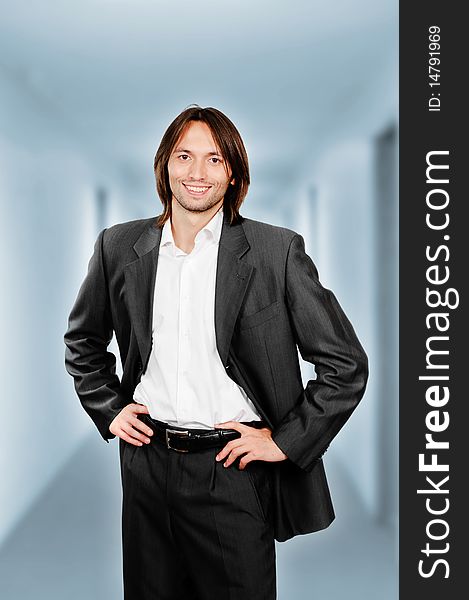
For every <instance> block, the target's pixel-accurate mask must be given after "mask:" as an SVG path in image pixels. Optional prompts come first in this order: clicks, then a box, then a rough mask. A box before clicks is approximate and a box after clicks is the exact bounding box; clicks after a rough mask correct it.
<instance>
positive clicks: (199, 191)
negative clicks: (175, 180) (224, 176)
mask: <svg viewBox="0 0 469 600" xmlns="http://www.w3.org/2000/svg"><path fill="white" fill-rule="evenodd" d="M183 186H184V187H185V188H186V190H187V191H188V192H189V193H190V194H191V195H192V196H203V195H204V194H205V193H206V192H207V190H209V189H210V188H211V187H212V186H211V185H187V184H186V183H183Z"/></svg>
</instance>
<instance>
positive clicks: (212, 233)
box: [160, 206, 223, 253]
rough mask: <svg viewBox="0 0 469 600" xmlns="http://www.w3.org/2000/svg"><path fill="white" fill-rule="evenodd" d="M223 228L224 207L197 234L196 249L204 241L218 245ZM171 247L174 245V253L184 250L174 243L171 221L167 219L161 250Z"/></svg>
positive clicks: (162, 233)
mask: <svg viewBox="0 0 469 600" xmlns="http://www.w3.org/2000/svg"><path fill="white" fill-rule="evenodd" d="M222 226H223V206H221V207H220V209H219V210H218V211H217V212H216V213H215V214H214V215H213V217H212V218H211V219H210V221H209V222H208V223H207V224H206V225H205V226H204V227H202V229H201V230H200V231H199V232H197V235H196V236H195V240H194V242H195V247H197V246H199V245H200V243H201V242H202V241H203V240H204V239H205V240H206V241H208V239H211V240H212V243H215V244H218V242H219V241H220V236H221V230H222ZM170 245H172V247H173V250H174V251H175V250H176V249H177V250H178V253H179V252H182V250H180V249H178V248H177V246H176V244H175V243H174V238H173V232H172V229H171V220H170V219H167V220H166V221H165V223H164V225H163V230H162V232H161V242H160V248H161V247H162V246H170ZM195 247H194V249H195Z"/></svg>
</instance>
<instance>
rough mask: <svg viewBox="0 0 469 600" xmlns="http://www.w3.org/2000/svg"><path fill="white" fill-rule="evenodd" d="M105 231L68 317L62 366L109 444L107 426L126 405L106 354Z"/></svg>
mask: <svg viewBox="0 0 469 600" xmlns="http://www.w3.org/2000/svg"><path fill="white" fill-rule="evenodd" d="M105 231H106V229H103V231H101V233H100V234H99V236H98V238H97V240H96V243H95V246H94V253H93V256H92V257H91V259H90V261H89V264H88V272H87V275H86V277H85V279H84V281H83V283H82V285H81V287H80V290H79V292H78V296H77V298H76V301H75V304H74V305H73V308H72V311H71V313H70V316H69V318H68V329H67V332H66V333H65V336H64V341H65V345H66V349H65V367H66V369H67V371H68V373H69V374H70V375H71V376H72V377H73V379H74V385H75V390H76V393H77V395H78V397H79V399H80V402H81V404H82V405H83V408H84V409H85V410H86V412H87V413H88V414H89V416H90V417H91V418H92V420H93V421H94V423H95V425H96V427H97V428H98V430H99V432H100V434H101V436H102V437H103V438H104V440H105V441H106V442H109V440H110V439H112V438H114V437H116V436H115V435H113V434H112V433H111V432H110V431H109V425H110V424H111V421H112V420H113V419H114V417H115V416H116V415H117V414H118V413H119V412H120V410H121V409H122V408H123V407H124V406H125V404H126V403H125V402H124V401H123V399H122V398H121V397H120V395H119V392H120V381H119V378H118V377H117V375H116V357H115V356H114V354H112V353H111V352H108V351H107V347H108V345H109V343H110V341H111V339H112V336H113V324H112V316H111V309H110V303H109V291H108V286H107V280H106V271H105V265H104V256H103V237H104V232H105Z"/></svg>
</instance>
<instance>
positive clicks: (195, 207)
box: [173, 190, 224, 213]
mask: <svg viewBox="0 0 469 600" xmlns="http://www.w3.org/2000/svg"><path fill="white" fill-rule="evenodd" d="M223 197H224V196H218V195H216V194H213V195H210V196H209V197H208V198H206V199H205V201H204V203H203V204H202V203H200V202H197V200H190V199H186V198H185V197H184V195H183V193H181V192H180V191H179V190H178V191H177V193H174V191H173V198H174V199H175V200H176V202H177V203H178V204H179V205H180V206H181V207H182V208H183V209H184V210H187V211H188V212H192V213H203V212H207V211H208V210H210V209H212V208H213V207H214V206H215V205H216V204H218V203H219V202H220V200H222V199H223Z"/></svg>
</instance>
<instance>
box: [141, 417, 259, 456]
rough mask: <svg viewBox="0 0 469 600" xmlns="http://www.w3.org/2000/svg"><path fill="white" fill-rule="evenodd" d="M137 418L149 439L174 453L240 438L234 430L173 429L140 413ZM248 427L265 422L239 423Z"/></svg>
mask: <svg viewBox="0 0 469 600" xmlns="http://www.w3.org/2000/svg"><path fill="white" fill-rule="evenodd" d="M138 418H139V419H141V420H142V421H143V422H144V423H145V424H146V425H148V426H149V427H151V429H152V430H153V435H152V436H150V438H151V439H152V440H153V439H154V440H156V441H157V442H159V443H161V444H163V445H164V446H166V447H167V448H169V449H171V450H176V452H196V451H197V450H204V449H205V448H221V447H222V446H224V445H225V444H227V443H228V442H229V441H230V440H235V439H236V438H239V437H241V434H240V433H239V431H236V429H191V428H184V427H175V426H174V425H169V424H168V423H165V422H164V421H158V420H157V419H152V418H151V417H150V416H148V415H145V414H142V413H140V414H139V415H138ZM241 423H242V424H243V425H249V426H250V427H256V428H260V427H266V423H265V421H249V422H246V421H241Z"/></svg>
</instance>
